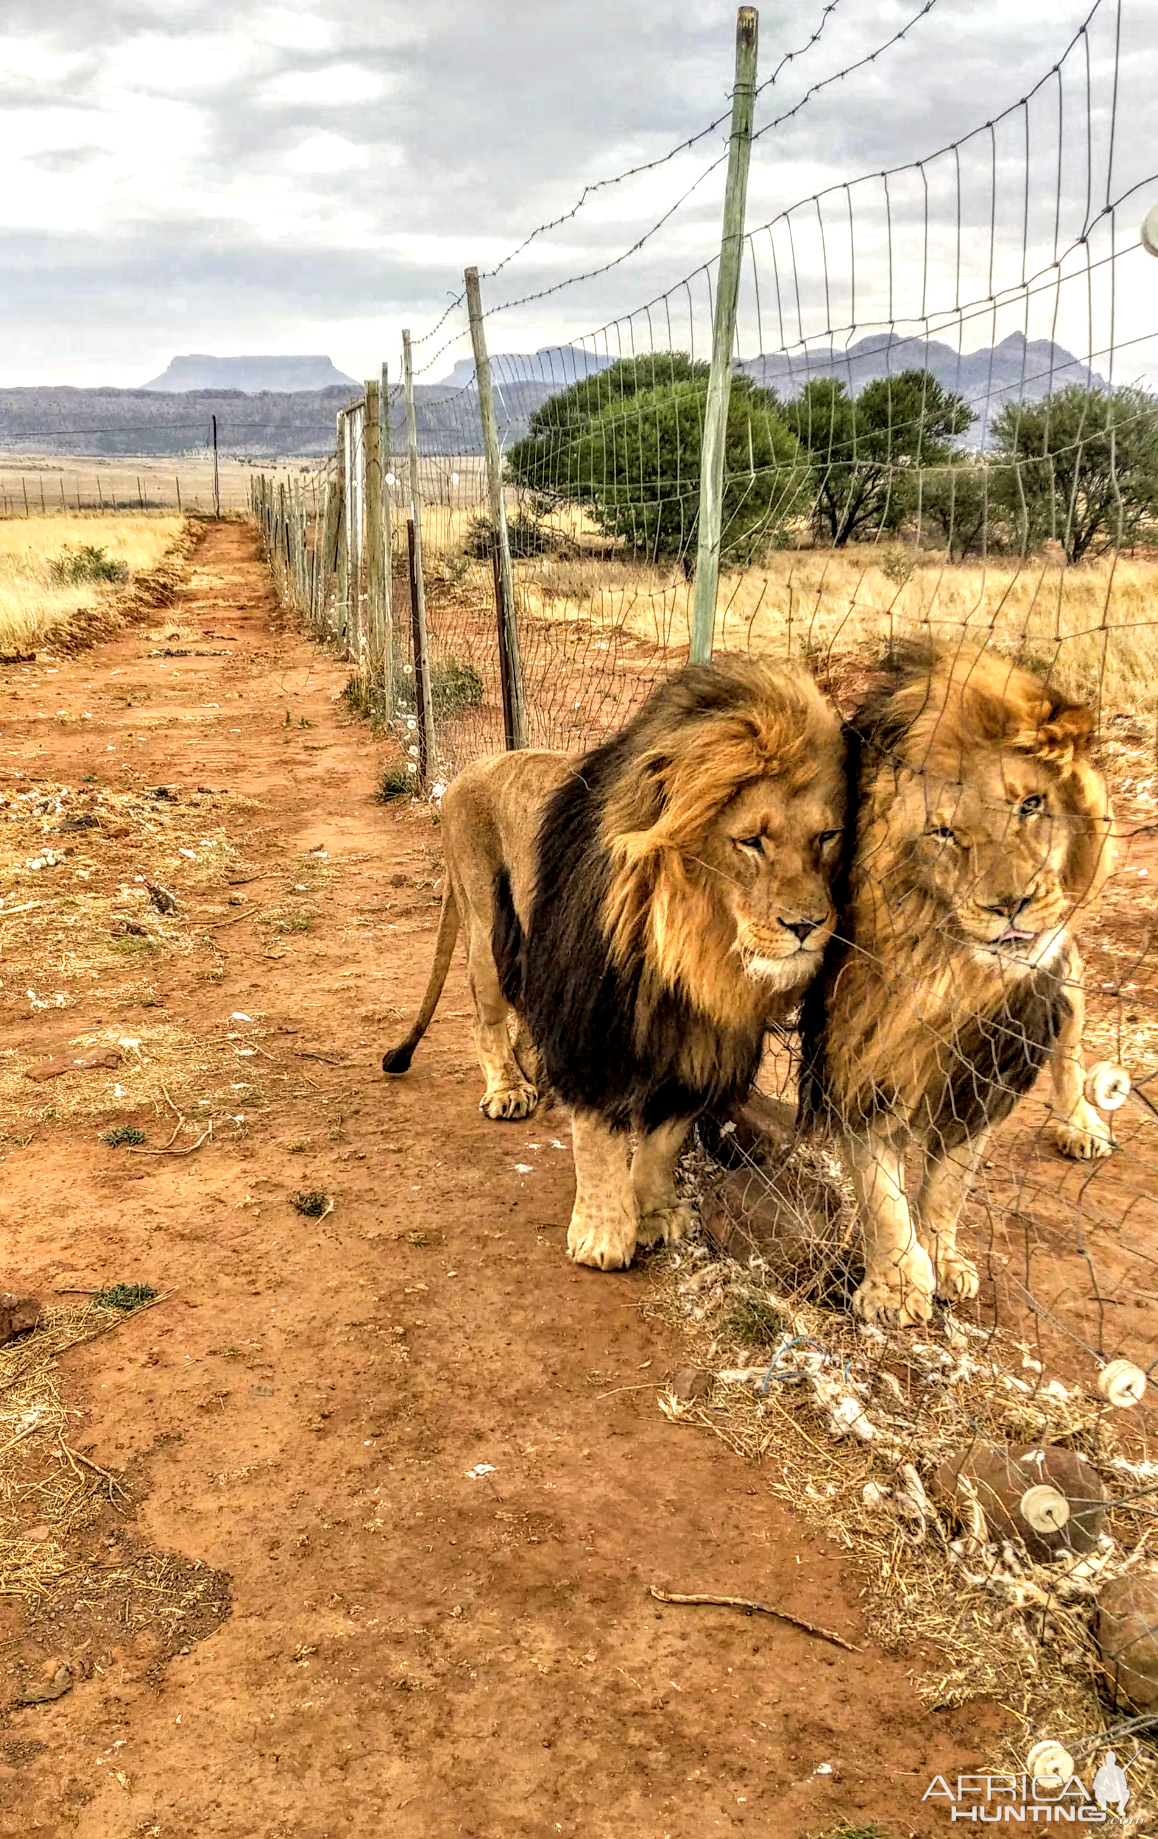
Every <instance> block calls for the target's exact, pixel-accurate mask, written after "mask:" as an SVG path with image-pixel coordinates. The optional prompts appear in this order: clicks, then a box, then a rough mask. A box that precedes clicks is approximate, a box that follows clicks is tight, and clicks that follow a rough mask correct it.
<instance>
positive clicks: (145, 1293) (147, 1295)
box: [92, 1283, 157, 1315]
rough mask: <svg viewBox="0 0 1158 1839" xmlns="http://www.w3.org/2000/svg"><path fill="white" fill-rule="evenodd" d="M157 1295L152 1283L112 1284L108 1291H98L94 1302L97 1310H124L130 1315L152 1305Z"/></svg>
mask: <svg viewBox="0 0 1158 1839" xmlns="http://www.w3.org/2000/svg"><path fill="white" fill-rule="evenodd" d="M156 1294H157V1292H156V1290H155V1289H154V1288H153V1285H152V1284H151V1283H111V1284H109V1286H108V1288H107V1289H106V1290H98V1291H97V1293H96V1295H95V1296H94V1297H93V1299H92V1300H93V1304H94V1306H95V1307H96V1308H97V1309H123V1310H124V1312H125V1314H126V1315H129V1314H131V1312H132V1311H133V1310H134V1309H143V1308H144V1306H145V1304H146V1303H151V1302H152V1301H153V1298H154V1297H155V1296H156Z"/></svg>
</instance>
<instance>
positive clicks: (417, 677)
mask: <svg viewBox="0 0 1158 1839" xmlns="http://www.w3.org/2000/svg"><path fill="white" fill-rule="evenodd" d="M402 382H403V387H404V389H405V391H406V447H407V458H408V460H409V466H410V521H411V526H412V527H413V530H414V537H413V544H414V549H413V554H414V560H413V563H412V565H411V570H410V592H411V596H412V600H413V609H414V636H415V642H416V645H417V650H416V653H415V658H414V709H415V714H416V715H417V717H418V725H419V728H420V729H421V730H422V738H421V740H420V742H419V747H420V749H421V752H420V756H419V758H420V762H421V761H425V766H421V765H420V771H421V775H422V780H423V784H425V782H426V774H427V773H428V772H429V771H430V769H431V767H432V766H433V764H434V703H433V701H432V699H431V694H430V651H429V640H428V636H427V631H426V590H425V587H424V585H423V580H422V501H421V498H420V496H419V490H418V420H417V417H416V415H415V412H414V360H413V358H412V356H411V352H410V334H409V332H403V334H402Z"/></svg>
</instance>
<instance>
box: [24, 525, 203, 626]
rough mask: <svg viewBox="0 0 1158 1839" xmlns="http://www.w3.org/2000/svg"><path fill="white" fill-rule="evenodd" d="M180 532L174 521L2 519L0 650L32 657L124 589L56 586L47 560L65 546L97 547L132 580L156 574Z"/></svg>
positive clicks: (74, 585)
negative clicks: (31, 653) (123, 566)
mask: <svg viewBox="0 0 1158 1839" xmlns="http://www.w3.org/2000/svg"><path fill="white" fill-rule="evenodd" d="M181 531H182V521H181V519H180V518H178V517H164V516H140V515H134V516H118V517H113V516H105V517H100V516H86V515H81V516H76V515H71V514H70V515H67V516H66V515H65V514H64V513H61V514H60V515H58V516H48V517H30V518H9V519H6V520H0V651H5V652H10V653H11V652H20V651H31V650H34V649H35V648H36V647H37V646H42V645H44V644H46V643H52V642H53V641H54V640H57V639H59V638H60V637H61V636H62V635H63V633H64V632H65V631H66V630H67V628H68V626H69V625H70V624H71V623H72V622H73V621H74V620H75V619H76V617H77V614H78V612H80V613H82V614H88V613H91V612H92V611H93V610H95V609H99V608H102V607H106V606H108V605H110V603H115V602H116V600H117V599H118V598H119V597H123V596H124V595H125V593H126V592H131V583H130V585H129V588H128V589H127V590H126V588H124V587H108V586H102V585H99V584H97V583H93V582H87V581H86V582H80V583H72V584H70V583H62V582H59V581H55V580H54V579H53V576H52V562H53V560H54V558H55V557H57V556H59V555H60V554H61V552H62V551H63V550H64V549H65V548H66V547H67V548H70V549H73V550H76V549H78V548H79V547H80V546H81V545H82V544H85V543H90V544H94V545H95V546H96V547H98V548H103V549H104V550H105V551H106V552H107V554H108V555H109V557H110V558H111V559H114V560H117V561H122V562H124V563H125V564H126V565H127V566H128V568H129V569H130V571H131V574H132V576H134V577H135V576H137V575H142V574H147V573H149V572H151V571H152V570H153V569H155V568H157V567H158V565H159V564H160V563H161V562H162V560H163V559H164V558H165V557H166V556H167V555H168V554H169V553H170V552H171V550H172V549H173V546H174V544H175V543H176V542H177V539H178V537H179V536H180V534H181Z"/></svg>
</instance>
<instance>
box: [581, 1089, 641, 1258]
mask: <svg viewBox="0 0 1158 1839" xmlns="http://www.w3.org/2000/svg"><path fill="white" fill-rule="evenodd" d="M571 1137H572V1141H573V1143H574V1146H575V1206H574V1208H573V1210H572V1213H571V1224H570V1226H569V1228H568V1230H567V1253H568V1256H569V1257H571V1258H574V1260H575V1262H576V1264H590V1265H594V1266H595V1268H596V1269H597V1270H600V1271H618V1270H622V1269H624V1268H625V1267H626V1266H627V1265H629V1264H630V1263H631V1260H632V1255H633V1253H634V1251H635V1243H636V1238H637V1236H638V1231H639V1209H638V1206H637V1205H636V1199H635V1191H634V1189H633V1188H632V1185H631V1179H630V1177H629V1175H628V1171H627V1139H626V1138H625V1137H624V1136H623V1135H622V1134H620V1133H617V1132H615V1131H613V1130H609V1129H608V1127H607V1125H606V1124H605V1123H604V1122H603V1119H602V1118H601V1117H597V1116H596V1115H595V1114H594V1113H593V1112H590V1111H576V1112H574V1113H573V1114H572V1118H571Z"/></svg>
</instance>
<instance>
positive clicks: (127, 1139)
mask: <svg viewBox="0 0 1158 1839" xmlns="http://www.w3.org/2000/svg"><path fill="white" fill-rule="evenodd" d="M147 1140H148V1139H147V1138H146V1136H145V1133H144V1131H143V1130H138V1129H137V1126H136V1125H135V1124H114V1125H113V1128H112V1129H111V1130H106V1131H105V1133H104V1135H103V1136H102V1138H101V1142H102V1143H107V1144H108V1146H109V1148H110V1149H120V1147H121V1144H122V1143H131V1144H133V1145H134V1146H135V1145H137V1144H139V1143H144V1142H147Z"/></svg>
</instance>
